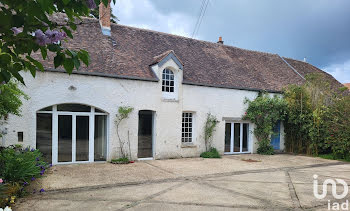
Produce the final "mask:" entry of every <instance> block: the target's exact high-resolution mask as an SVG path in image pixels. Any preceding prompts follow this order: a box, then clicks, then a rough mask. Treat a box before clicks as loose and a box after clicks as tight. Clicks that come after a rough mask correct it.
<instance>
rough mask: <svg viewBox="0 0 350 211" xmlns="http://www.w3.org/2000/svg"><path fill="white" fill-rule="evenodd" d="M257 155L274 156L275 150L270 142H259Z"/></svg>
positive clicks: (267, 140)
mask: <svg viewBox="0 0 350 211" xmlns="http://www.w3.org/2000/svg"><path fill="white" fill-rule="evenodd" d="M257 153H258V154H261V155H273V154H275V150H274V149H273V147H272V145H271V143H270V140H269V139H266V140H262V141H260V142H259V147H258V149H257Z"/></svg>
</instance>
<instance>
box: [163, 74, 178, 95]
mask: <svg viewBox="0 0 350 211" xmlns="http://www.w3.org/2000/svg"><path fill="white" fill-rule="evenodd" d="M174 90H175V78H174V73H173V71H171V70H169V69H164V70H163V74H162V92H174Z"/></svg>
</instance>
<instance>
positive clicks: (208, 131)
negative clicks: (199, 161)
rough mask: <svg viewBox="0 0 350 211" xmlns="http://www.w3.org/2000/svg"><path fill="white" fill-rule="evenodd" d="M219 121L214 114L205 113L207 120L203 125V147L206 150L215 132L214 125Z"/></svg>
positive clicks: (209, 146)
mask: <svg viewBox="0 0 350 211" xmlns="http://www.w3.org/2000/svg"><path fill="white" fill-rule="evenodd" d="M218 123H219V121H218V120H217V118H216V116H214V115H212V114H211V113H208V114H207V120H206V122H205V125H204V141H205V149H206V151H208V150H209V149H210V148H211V147H212V146H211V142H212V138H213V134H214V132H215V127H216V125H217V124H218Z"/></svg>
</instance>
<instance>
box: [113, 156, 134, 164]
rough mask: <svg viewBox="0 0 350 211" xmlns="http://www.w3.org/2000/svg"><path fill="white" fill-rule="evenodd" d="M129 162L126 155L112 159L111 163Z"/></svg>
mask: <svg viewBox="0 0 350 211" xmlns="http://www.w3.org/2000/svg"><path fill="white" fill-rule="evenodd" d="M129 162H130V161H129V158H126V157H124V158H118V159H112V160H111V163H113V164H128V163H129Z"/></svg>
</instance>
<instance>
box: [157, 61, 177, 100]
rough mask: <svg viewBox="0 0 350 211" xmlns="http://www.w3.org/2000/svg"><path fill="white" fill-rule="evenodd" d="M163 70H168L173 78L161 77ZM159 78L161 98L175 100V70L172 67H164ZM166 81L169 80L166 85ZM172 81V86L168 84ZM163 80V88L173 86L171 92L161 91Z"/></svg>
mask: <svg viewBox="0 0 350 211" xmlns="http://www.w3.org/2000/svg"><path fill="white" fill-rule="evenodd" d="M164 71H170V72H171V73H172V75H173V77H174V80H169V79H166V78H163V75H164ZM161 78H162V83H161V90H162V96H163V98H164V99H169V100H177V74H176V71H175V70H173V69H172V68H169V67H166V68H164V69H163V70H162V73H161ZM167 81H169V85H166V82H167ZM172 81H173V82H174V86H170V83H171V82H172ZM163 82H165V88H166V87H169V89H170V88H173V92H170V91H169V92H168V91H163Z"/></svg>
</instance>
